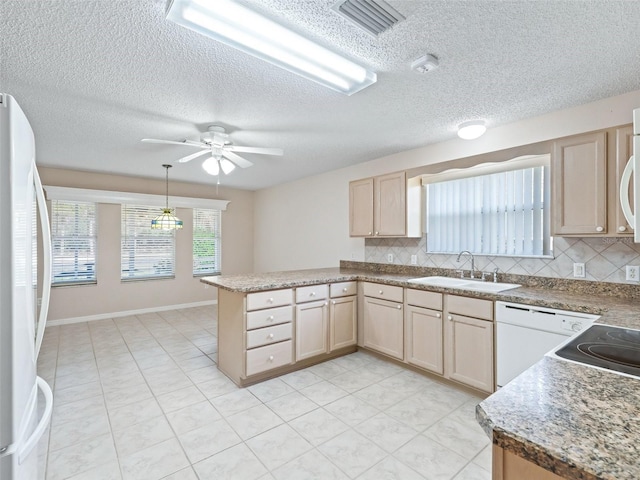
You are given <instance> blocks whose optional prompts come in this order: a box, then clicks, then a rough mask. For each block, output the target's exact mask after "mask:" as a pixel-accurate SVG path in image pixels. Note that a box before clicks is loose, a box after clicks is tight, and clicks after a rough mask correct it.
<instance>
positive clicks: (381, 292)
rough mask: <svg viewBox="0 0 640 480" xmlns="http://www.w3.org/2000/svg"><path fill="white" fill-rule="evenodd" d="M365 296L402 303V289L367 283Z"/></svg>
mask: <svg viewBox="0 0 640 480" xmlns="http://www.w3.org/2000/svg"><path fill="white" fill-rule="evenodd" d="M364 295H365V297H373V298H380V299H383V300H390V301H392V302H402V287H394V286H393V285H382V284H380V283H369V282H365V283H364Z"/></svg>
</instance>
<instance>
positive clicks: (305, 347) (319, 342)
mask: <svg viewBox="0 0 640 480" xmlns="http://www.w3.org/2000/svg"><path fill="white" fill-rule="evenodd" d="M327 325H328V310H327V302H324V301H322V302H311V303H303V304H302V305H297V306H296V361H298V360H303V359H305V358H310V357H315V356H316V355H321V354H323V353H327Z"/></svg>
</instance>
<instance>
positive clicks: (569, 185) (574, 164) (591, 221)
mask: <svg viewBox="0 0 640 480" xmlns="http://www.w3.org/2000/svg"><path fill="white" fill-rule="evenodd" d="M632 136H633V133H632V128H631V126H625V127H619V128H616V129H609V130H604V131H599V132H593V133H587V134H583V135H576V136H573V137H567V138H561V139H559V140H556V141H555V142H554V147H553V155H552V162H551V183H552V202H551V208H552V234H553V235H556V236H620V235H628V234H632V233H633V231H632V229H631V227H630V226H629V224H628V223H627V221H626V219H625V218H624V215H623V214H622V209H621V208H620V200H619V198H620V197H619V195H620V179H621V177H622V172H623V170H624V167H625V165H626V163H627V161H628V160H629V157H630V155H631V151H632V147H631V141H632Z"/></svg>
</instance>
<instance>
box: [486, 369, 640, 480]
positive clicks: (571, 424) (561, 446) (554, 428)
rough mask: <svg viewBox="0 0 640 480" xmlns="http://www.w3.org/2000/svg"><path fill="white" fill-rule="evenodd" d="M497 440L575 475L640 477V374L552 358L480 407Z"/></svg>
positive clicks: (557, 470)
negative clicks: (635, 376)
mask: <svg viewBox="0 0 640 480" xmlns="http://www.w3.org/2000/svg"><path fill="white" fill-rule="evenodd" d="M476 417H477V418H478V421H479V422H480V425H482V428H483V429H484V430H485V432H486V433H487V435H489V436H490V437H491V438H492V439H493V442H494V443H495V444H497V445H498V446H500V447H502V448H504V449H505V450H508V451H510V452H512V453H515V454H516V455H518V456H520V457H522V458H525V459H527V460H529V461H531V462H533V463H535V464H537V465H540V466H541V467H543V468H546V469H547V470H549V471H551V472H554V473H556V474H557V475H559V476H561V477H563V478H569V479H584V480H595V479H607V480H609V479H611V480H613V479H616V480H623V479H629V480H632V479H633V480H637V479H640V380H639V379H636V378H629V377H624V376H621V375H616V374H615V373H610V372H605V371H602V370H598V369H595V368H589V367H585V366H582V365H578V364H574V363H569V362H564V361H562V360H558V359H556V358H550V357H544V358H543V359H542V360H541V361H539V362H538V363H536V364H535V365H534V366H533V367H531V368H530V369H529V370H527V371H526V372H524V373H523V374H522V375H520V376H519V377H517V378H516V379H515V380H513V381H512V382H510V383H508V384H507V385H506V386H505V387H504V388H502V389H500V390H499V391H498V392H496V393H494V394H493V395H491V396H490V397H489V398H487V399H486V400H484V401H483V402H482V403H480V405H478V406H477V407H476Z"/></svg>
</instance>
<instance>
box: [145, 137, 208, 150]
mask: <svg viewBox="0 0 640 480" xmlns="http://www.w3.org/2000/svg"><path fill="white" fill-rule="evenodd" d="M141 141H143V142H145V143H164V144H169V145H186V146H187V147H198V148H209V147H208V146H207V145H203V144H202V143H199V142H192V141H189V140H185V141H184V142H174V141H173V140H158V139H156V138H143V139H142V140H141Z"/></svg>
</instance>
